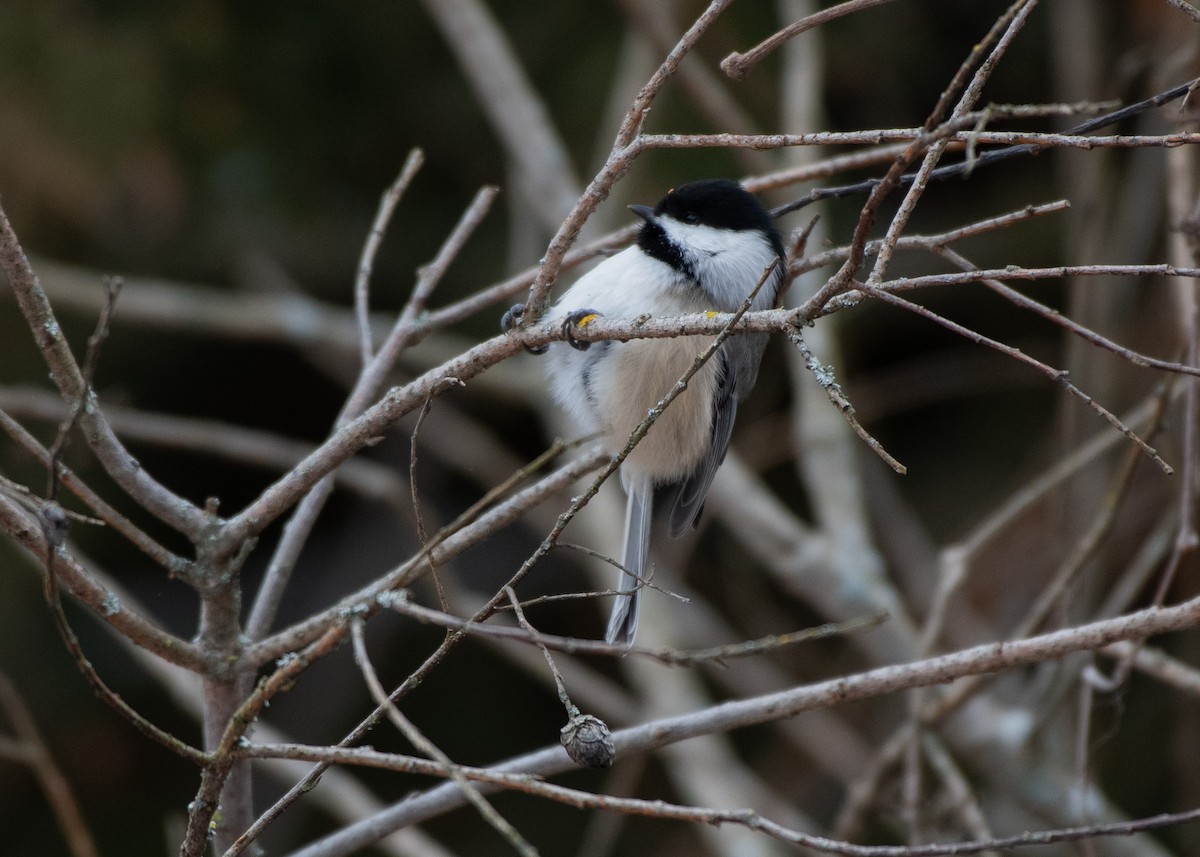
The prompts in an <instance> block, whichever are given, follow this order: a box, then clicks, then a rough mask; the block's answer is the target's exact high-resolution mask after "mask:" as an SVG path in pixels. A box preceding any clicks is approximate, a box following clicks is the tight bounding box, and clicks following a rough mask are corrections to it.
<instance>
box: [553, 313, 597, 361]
mask: <svg viewBox="0 0 1200 857" xmlns="http://www.w3.org/2000/svg"><path fill="white" fill-rule="evenodd" d="M600 317H601V314H600V313H598V312H596V311H595V310H594V309H577V310H575V311H574V312H573V313H571V314H570V315H568V316H567V317H566V318H565V319H563V323H562V329H563V336H564V337H566V340H567V344H568V345H570V346H571V347H572V348H574V349H576V350H577V351H587V350H588V349H589V348H591V347H592V343H590V342H581V341H580V340H578V339H576V338H575V331H577V330H582V329H583V328H585V327H587V326H588V325H589V324H591V323H592V322H593V321H595V320H596V319H598V318H600Z"/></svg>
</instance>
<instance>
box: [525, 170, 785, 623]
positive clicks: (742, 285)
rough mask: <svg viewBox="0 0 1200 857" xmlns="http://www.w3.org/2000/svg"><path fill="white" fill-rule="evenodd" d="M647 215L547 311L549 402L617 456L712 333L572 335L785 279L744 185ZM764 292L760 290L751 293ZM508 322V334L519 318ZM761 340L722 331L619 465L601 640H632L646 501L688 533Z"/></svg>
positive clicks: (759, 298)
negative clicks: (620, 515)
mask: <svg viewBox="0 0 1200 857" xmlns="http://www.w3.org/2000/svg"><path fill="white" fill-rule="evenodd" d="M629 208H630V209H631V210H632V211H633V213H634V214H636V215H637V216H638V217H640V218H641V219H642V220H643V223H642V226H641V229H640V230H639V231H638V236H637V243H636V244H634V245H633V246H631V247H629V248H627V249H626V250H623V251H622V252H620V253H618V254H616V255H615V256H612V257H610V258H608V259H606V260H605V261H603V262H601V263H600V264H599V265H597V266H596V267H595V268H593V269H592V270H591V271H589V272H588V273H587V274H585V275H584V276H583V277H581V278H580V279H579V280H578V281H577V282H576V283H575V285H573V286H572V287H571V288H570V289H569V290H568V291H567V292H566V293H565V294H564V295H563V296H562V298H561V299H560V300H559V301H558V303H557V304H556V305H555V307H554V309H553V310H552V311H551V317H552V318H558V319H561V324H562V325H563V329H564V332H565V338H566V340H567V342H566V344H555V345H553V346H552V347H550V348H549V349H543V350H546V351H549V357H548V366H547V370H548V374H549V378H550V387H551V391H552V393H553V395H554V398H555V399H556V400H557V401H558V402H559V403H560V404H561V405H562V406H563V407H564V408H565V409H566V410H567V411H568V412H570V414H571V415H572V416H573V417H574V418H575V419H576V421H577V422H579V423H580V425H581V427H582V428H583V429H585V430H587V431H589V432H597V433H599V434H601V435H602V436H603V437H604V439H605V441H606V443H607V444H608V445H609V446H610V448H611V449H612V450H613V451H614V452H616V451H618V450H620V449H622V448H623V447H624V446H625V444H626V443H627V442H628V440H629V437H630V435H631V434H632V433H633V432H634V431H635V430H636V429H637V428H638V426H639V425H640V424H641V423H642V422H643V421H644V420H645V419H646V417H647V414H648V412H649V411H650V410H651V409H652V408H654V407H655V406H656V405H657V404H658V403H659V401H660V400H661V399H662V398H663V397H664V396H665V395H667V393H668V392H669V391H670V390H671V389H672V387H673V386H674V385H675V384H676V382H678V381H679V379H680V378H681V377H682V376H683V375H684V374H685V373H686V372H687V371H688V369H689V368H690V367H691V366H692V364H693V363H694V362H695V360H696V357H697V355H698V354H699V353H700V352H702V351H703V350H704V349H705V348H706V347H707V346H708V345H709V344H710V343H711V342H712V337H710V336H680V337H674V338H665V339H635V340H632V341H629V342H615V341H602V342H596V343H588V342H583V341H580V340H578V339H577V338H576V336H575V332H576V331H577V330H580V329H582V328H584V327H586V326H587V325H588V324H589V323H590V322H591V321H592V320H593V319H595V318H597V317H599V316H612V317H615V318H635V317H637V316H640V315H643V314H648V315H651V316H656V317H672V316H679V315H685V314H689V313H696V312H706V311H710V310H716V311H718V312H734V311H735V310H737V309H738V308H739V307H741V305H742V304H743V302H744V301H745V300H746V299H747V297H748V296H750V295H751V294H752V293H754V290H755V288H756V287H757V288H758V292H757V294H755V296H754V299H753V301H752V303H751V309H755V310H761V309H771V308H773V307H774V306H775V305H776V301H777V300H778V297H779V291H780V287H781V285H782V283H783V280H784V274H783V271H784V268H783V257H784V251H783V244H782V242H781V240H780V237H779V232H778V231H777V230H776V229H775V226H774V224H773V222H772V220H771V216H770V214H769V213H768V212H767V211H766V209H764V208H763V206H762V205H761V203H759V201H758V200H757V199H756V198H755V197H754V195H753V194H751V193H749V192H748V191H747V190H745V188H743V187H742V186H741V185H740V184H738V183H737V182H734V181H729V180H726V179H705V180H702V181H695V182H690V183H689V184H685V185H682V186H681V187H677V188H675V189H673V190H671V191H670V192H669V193H668V194H667V195H666V196H664V197H663V198H662V199H661V200H660V201H659V203H658V205H656V206H654V208H650V207H649V206H645V205H631V206H629ZM760 283H761V286H760ZM523 310H524V307H523V306H522V305H520V304H518V305H517V306H515V307H513V308H512V309H511V310H509V311H508V312H507V313H505V316H504V319H503V320H502V322H501V326H502V327H503V328H504V329H505V330H509V329H511V328H512V327H514V326H515V325H516V324H517V323H518V322H519V320H520V317H521V313H522V312H523ZM766 342H767V335H766V334H763V333H753V334H745V335H739V336H731V337H730V338H729V339H727V340H726V341H725V342H724V343H723V344H722V345H721V347H720V349H719V350H718V351H717V352H716V354H714V355H713V357H712V359H710V360H709V361H708V362H707V363H706V364H704V365H703V366H702V367H701V368H700V369H699V371H697V372H696V373H695V375H693V376H692V378H691V380H690V381H689V382H688V386H687V389H686V390H685V391H684V392H683V393H682V394H680V395H679V396H678V397H677V398H676V399H675V400H674V401H673V402H671V404H670V406H669V407H668V408H667V409H666V410H665V411H663V413H662V414H661V416H659V418H658V419H657V420H656V421H655V422H654V423H653V425H652V426H651V427H650V429H649V431H648V433H647V434H646V435H645V437H643V438H642V439H641V441H640V442H639V443H638V444H637V446H635V447H634V448H633V450H632V451H631V452H630V453H629V455H628V457H627V458H626V459H625V461H624V462H623V463H622V464H621V483H622V485H623V486H624V488H625V493H626V495H627V498H628V502H627V506H626V513H625V543H624V549H623V551H622V554H621V557H622V559H621V564H622V566H623V569H624V570H623V571H622V575H621V583H620V587H619V592H620V593H621V594H620V595H618V596H617V600H616V603H615V604H614V605H613V610H612V616H611V618H610V620H609V623H608V630H607V632H606V634H605V639H607V640H608V641H609V642H612V643H619V644H624V645H629V644H631V643H632V642H633V637H634V633H635V631H636V629H637V619H638V599H639V595H640V591H641V587H642V585H643V583H644V582H645V579H646V566H647V557H648V554H649V550H650V530H651V523H652V517H653V511H654V508H655V506H656V505H657V506H659V507H660V508H662V509H665V510H666V511H667V519H666V522H665V523H666V526H667V531H668V532H669V533H670V534H671V535H672V536H679V535H682V534H683V533H685V532H686V531H688V530H689V529H691V528H693V527H695V525H696V523H697V520H698V519H699V517H700V513H701V511H703V508H704V499H705V497H706V496H707V494H708V489H709V486H710V485H711V484H712V480H713V476H714V475H715V474H716V472H717V468H718V467H720V465H721V462H722V461H723V460H724V459H725V452H726V450H727V449H728V448H729V439H730V435H731V433H732V431H733V422H734V418H735V417H736V416H737V408H738V404H739V402H741V401H742V399H744V398H745V397H746V395H747V394H748V393H749V392H750V388H751V387H753V386H754V380H755V377H756V376H757V375H758V365H759V362H760V361H761V359H762V354H763V349H764V348H765V347H766Z"/></svg>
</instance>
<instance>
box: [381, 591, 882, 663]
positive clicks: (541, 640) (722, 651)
mask: <svg viewBox="0 0 1200 857" xmlns="http://www.w3.org/2000/svg"><path fill="white" fill-rule="evenodd" d="M385 605H386V606H387V607H389V608H391V609H392V610H395V611H396V612H397V613H399V614H400V615H402V616H408V617H409V618H412V619H416V620H417V621H419V622H428V623H430V624H433V625H437V626H438V627H441V628H448V629H450V630H453V631H459V632H462V633H464V634H467V635H474V636H480V637H494V638H498V639H505V640H516V641H519V642H525V643H531V644H533V645H536V646H538V647H540V648H549V649H553V650H554V651H556V652H565V653H567V654H569V655H601V656H607V657H623V656H625V655H633V656H637V657H643V658H649V659H651V660H656V661H660V662H662V663H664V664H668V665H670V666H694V665H696V664H702V663H709V662H713V661H715V662H721V661H727V660H734V659H736V658H746V657H756V656H758V655H761V654H763V653H764V652H768V651H773V650H775V649H781V648H786V647H789V646H795V645H799V644H801V643H807V642H811V641H813V640H823V639H825V638H827V637H835V636H842V635H845V634H853V633H858V632H859V631H865V630H869V629H871V628H874V627H876V626H877V625H879V624H881V623H882V622H884V621H885V620H886V619H887V618H888V616H887V613H884V612H882V611H881V612H878V613H874V614H872V615H870V616H864V617H860V618H858V619H850V620H848V621H845V622H830V623H828V624H825V625H818V626H817V627H815V628H805V629H803V630H801V631H793V632H791V633H787V634H771V635H769V636H766V637H760V638H758V639H756V640H746V641H744V642H741V643H733V644H730V645H726V646H712V647H710V648H706V649H696V650H694V651H680V650H679V649H671V648H666V647H656V648H646V647H641V646H626V645H619V644H613V643H605V642H603V641H602V640H586V639H583V638H580V637H562V636H559V635H557V634H543V633H541V632H540V631H534V630H532V629H531V628H524V627H522V628H513V627H511V626H505V625H487V624H483V623H481V622H478V621H476V620H474V619H462V618H459V617H458V616H451V615H449V614H447V613H442V612H439V611H437V610H431V609H429V608H428V607H422V606H421V605H419V604H416V603H414V602H413V601H411V600H410V599H409V598H408V595H407V593H406V592H404V591H403V590H398V591H396V592H394V593H392V595H390V596H389V597H388V598H387V599H385Z"/></svg>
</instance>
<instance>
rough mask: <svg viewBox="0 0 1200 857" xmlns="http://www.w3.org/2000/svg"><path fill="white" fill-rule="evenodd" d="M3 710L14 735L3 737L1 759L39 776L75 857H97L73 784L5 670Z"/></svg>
mask: <svg viewBox="0 0 1200 857" xmlns="http://www.w3.org/2000/svg"><path fill="white" fill-rule="evenodd" d="M0 712H3V714H4V719H5V720H6V721H7V722H8V726H9V728H10V729H11V730H12V736H11V737H9V736H6V735H5V736H0V759H4V760H6V761H9V762H15V763H17V764H20V765H25V766H27V767H28V768H29V770H30V771H31V772H32V773H33V775H34V776H35V777H36V778H37V781H38V785H39V786H40V787H41V790H42V793H43V794H44V795H45V796H46V802H47V803H49V804H50V810H51V811H52V812H53V813H54V817H55V820H56V821H57V822H58V827H59V829H60V830H61V831H62V834H63V837H64V838H65V839H66V840H67V847H68V848H69V849H70V852H71V855H72V857H98V855H99V853H100V852H99V851H97V850H96V843H95V841H94V840H93V839H92V834H91V833H90V832H89V830H88V826H87V823H86V822H85V821H84V818H83V814H82V813H81V812H80V811H79V803H78V802H77V801H76V800H75V796H74V795H73V794H72V792H71V784H70V783H69V782H68V781H67V778H66V777H64V776H63V773H62V771H61V770H60V769H59V767H58V765H57V764H55V762H54V756H53V755H52V754H51V753H50V749H49V748H48V747H47V746H46V744H45V742H44V741H43V740H42V736H41V734H40V733H39V731H38V728H37V723H36V722H35V721H34V718H33V715H32V714H31V713H30V711H29V708H28V707H27V706H26V705H25V701H24V700H23V699H22V698H21V694H20V693H18V692H17V688H16V686H15V685H14V684H13V683H12V681H11V680H9V678H8V676H6V675H4V674H3V673H0Z"/></svg>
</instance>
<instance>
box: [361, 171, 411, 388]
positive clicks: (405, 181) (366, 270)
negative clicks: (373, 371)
mask: <svg viewBox="0 0 1200 857" xmlns="http://www.w3.org/2000/svg"><path fill="white" fill-rule="evenodd" d="M424 163H425V153H424V152H422V151H421V150H420V149H413V150H412V151H411V152H409V153H408V158H407V159H406V160H405V161H404V166H403V167H402V168H401V169H400V175H398V176H397V177H396V180H395V181H394V182H392V184H391V186H390V187H388V189H387V190H386V191H384V193H383V196H382V198H380V200H379V210H378V211H377V212H376V213H375V222H374V223H372V224H371V231H370V232H368V233H367V240H366V241H365V242H364V243H363V248H362V255H361V256H359V259H358V273H357V274H356V275H355V278H354V317H355V319H356V320H357V322H358V345H359V351H360V353H361V356H362V365H363V366H366V365H367V364H368V363H370V362H371V356H372V350H373V348H374V343H373V342H372V337H371V300H370V298H371V293H370V287H371V270H372V269H373V268H374V267H375V256H376V254H377V253H378V252H379V245H380V244H382V243H383V236H384V234H385V233H386V232H387V228H388V224H389V223H390V222H391V220H392V213H393V212H395V210H396V206H397V205H399V204H400V197H402V196H404V192H405V191H406V190H408V186H409V185H410V184H412V180H413V179H414V178H415V177H416V175H417V171H418V170H419V169H421V166H422V165H423V164H424Z"/></svg>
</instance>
